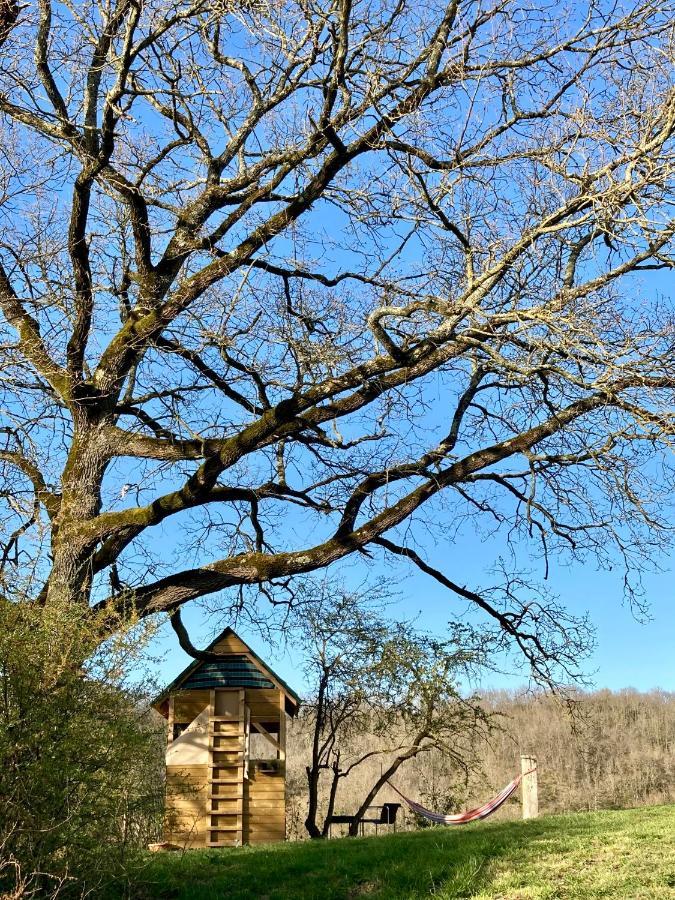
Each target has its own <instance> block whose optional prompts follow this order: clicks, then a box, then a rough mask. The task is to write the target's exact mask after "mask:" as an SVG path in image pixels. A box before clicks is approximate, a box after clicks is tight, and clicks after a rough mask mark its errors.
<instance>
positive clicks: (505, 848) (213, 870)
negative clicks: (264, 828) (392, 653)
mask: <svg viewBox="0 0 675 900" xmlns="http://www.w3.org/2000/svg"><path fill="white" fill-rule="evenodd" d="M674 838H675V806H661V807H653V808H641V809H633V810H623V811H610V812H598V813H580V814H573V815H564V816H555V817H554V816H549V817H546V818H542V819H539V820H537V821H533V822H522V821H521V822H496V823H492V824H490V823H479V824H476V825H470V826H466V827H464V828H454V829H453V828H435V829H428V830H423V831H417V832H407V833H399V834H396V835H393V834H392V835H387V836H384V837H382V836H381V837H366V838H357V839H351V840H350V839H341V840H332V841H327V842H317V843H308V842H302V843H286V844H276V845H268V846H264V847H257V848H242V849H235V850H229V851H218V850H216V851H202V852H191V853H186V854H184V855H180V854H176V855H172V854H162V855H160V856H157V857H153V858H151V859H149V860H148V862H147V866H146V868H145V869H144V871H143V873H142V875H141V878H140V882H137V883H136V885H135V888H134V891H133V896H137V897H139V898H144V900H146V898H147V900H150V898H172V900H188V898H189V900H216V898H219V900H220V898H222V897H227V898H228V900H350V898H356V897H361V896H363V897H367V898H369V900H404V898H405V900H417V898H423V897H430V896H433V897H435V898H439V900H451V898H460V897H461V898H466V900H468V898H473V900H497V898H498V900H552V898H556V900H587V898H599V897H605V898H631V900H634V898H640V900H647V898H654V900H657V898H658V900H664V898H675V839H674Z"/></svg>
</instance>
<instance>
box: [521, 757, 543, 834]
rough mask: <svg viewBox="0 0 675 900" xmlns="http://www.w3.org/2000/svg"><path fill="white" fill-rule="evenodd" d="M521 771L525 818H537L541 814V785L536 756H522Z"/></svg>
mask: <svg viewBox="0 0 675 900" xmlns="http://www.w3.org/2000/svg"><path fill="white" fill-rule="evenodd" d="M520 771H521V774H522V776H523V780H522V781H521V783H520V790H521V794H522V804H523V819H536V818H537V816H538V815H539V793H538V792H539V787H538V783H537V758H536V756H521V757H520Z"/></svg>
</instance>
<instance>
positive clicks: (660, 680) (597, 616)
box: [156, 533, 675, 693]
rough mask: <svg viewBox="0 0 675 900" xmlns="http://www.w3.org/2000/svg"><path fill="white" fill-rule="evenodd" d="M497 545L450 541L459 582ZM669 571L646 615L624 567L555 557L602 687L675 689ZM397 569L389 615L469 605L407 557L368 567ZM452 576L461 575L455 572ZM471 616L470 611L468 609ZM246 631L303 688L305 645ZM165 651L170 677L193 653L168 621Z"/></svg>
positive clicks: (476, 575)
mask: <svg viewBox="0 0 675 900" xmlns="http://www.w3.org/2000/svg"><path fill="white" fill-rule="evenodd" d="M499 549H502V548H495V547H494V546H493V545H492V542H491V544H490V545H488V544H486V543H482V542H481V541H480V540H479V539H478V538H477V537H476V536H475V535H473V534H468V533H467V534H465V535H464V536H463V537H462V538H460V540H459V541H456V542H453V545H452V554H453V556H455V558H456V559H458V560H461V573H462V578H461V580H462V583H467V584H468V585H472V584H477V583H480V582H483V583H486V582H489V580H490V579H489V575H487V573H486V569H487V568H489V567H490V566H491V565H492V561H493V558H494V555H495V550H499ZM425 552H426V556H427V559H428V561H429V562H431V563H432V564H436V565H438V566H440V565H442V563H443V557H444V556H447V549H444V548H443V547H441V546H436V547H432V546H430V545H429V544H428V543H427V546H426V547H425ZM539 568H540V564H539V563H538V561H536V560H533V564H532V567H531V569H532V572H533V575H535V576H536V575H537V573H538V569H539ZM662 568H663V569H664V571H662V572H660V573H652V574H648V573H646V574H645V575H644V587H645V598H646V600H647V601H648V603H649V607H650V613H649V618H648V619H645V617H640V618H638V617H637V616H636V615H635V614H634V613H633V612H632V611H631V609H630V607H629V606H628V604H627V603H626V602H625V601H624V600H623V573H622V571H621V570H620V568H619V567H618V566H617V567H616V569H614V570H613V571H611V572H605V571H597V570H596V569H595V568H594V566H593V565H592V564H586V565H580V564H579V565H574V566H564V567H563V566H560V565H557V564H556V561H555V560H552V565H551V574H550V578H549V581H548V586H549V588H550V589H551V590H553V591H554V592H555V593H556V594H557V595H558V596H559V598H560V600H561V601H563V603H564V605H565V606H566V607H567V608H568V609H569V610H570V611H571V612H573V613H575V614H577V615H583V613H585V612H586V611H588V612H589V614H590V617H591V620H592V622H593V624H594V626H595V628H596V630H597V648H596V651H595V652H594V654H593V656H592V657H590V658H589V659H588V660H587V662H586V664H585V665H584V670H585V672H586V673H587V674H588V676H589V677H590V678H591V680H592V684H593V686H594V687H597V688H610V689H612V690H621V689H622V688H636V689H638V690H641V691H647V690H650V689H652V688H661V689H663V690H669V691H675V616H673V570H674V569H675V558H673V559H672V560H662ZM359 569H360V567H359V566H358V564H352V565H351V567H350V569H349V572H348V573H347V574H348V575H350V576H351V577H352V578H354V577H355V576H356V575H357V573H358V571H359ZM370 574H371V576H376V575H377V574H388V575H391V574H394V575H395V577H396V578H397V580H399V581H400V584H399V591H400V599H399V601H398V602H397V604H396V605H395V606H394V607H393V608H392V610H391V612H392V614H398V615H400V616H401V617H406V618H409V617H416V618H417V622H418V624H419V626H420V627H422V628H424V629H425V630H429V631H432V632H442V631H443V629H444V628H445V626H446V623H447V621H448V619H449V618H450V617H451V616H459V615H461V614H463V613H464V612H465V611H466V604H464V603H461V602H458V601H457V600H456V599H455V598H453V597H452V596H451V595H450V594H449V593H448V592H447V591H446V590H444V589H443V588H442V587H441V586H440V585H439V584H437V583H436V582H435V581H433V580H432V579H431V578H429V577H427V576H425V575H424V574H422V573H418V572H415V571H413V569H412V568H411V567H409V566H408V565H407V564H404V563H401V564H400V565H396V567H395V569H394V570H393V572H392V570H390V569H389V567H388V566H387V567H386V568H385V567H384V566H377V567H375V568H374V569H373V570H371V572H370ZM454 577H456V578H458V580H460V579H459V576H458V574H457V573H456V572H455V575H454ZM469 615H471V614H469ZM184 619H185V621H186V623H187V624H188V625H189V627H190V631H191V635H192V637H193V640H194V641H195V643H198V644H199V645H200V646H204V645H205V644H206V642H207V641H208V639H209V638H210V637H212V636H213V627H211V626H210V625H209V623H208V621H207V620H206V619H205V617H204V616H203V615H202V614H201V613H200V611H199V610H191V611H186V613H185V614H184ZM239 632H240V634H241V635H242V637H243V638H244V639H246V640H248V641H249V642H250V643H251V645H252V647H253V648H254V649H255V650H256V652H258V653H259V654H260V655H261V656H262V657H263V658H264V659H267V660H268V661H269V662H270V664H271V665H272V666H273V667H274V668H275V669H276V671H277V672H278V673H279V674H280V675H281V676H282V677H283V678H284V679H285V680H287V681H288V682H289V684H291V685H292V686H293V687H294V688H296V689H297V690H298V691H299V692H300V693H302V692H303V691H304V689H305V684H304V682H303V677H302V673H301V671H300V668H301V662H302V651H301V649H300V648H297V647H289V648H286V649H285V650H283V651H278V650H276V651H275V650H274V649H273V648H272V649H271V648H270V647H269V646H266V645H265V642H264V641H263V640H262V639H261V637H260V635H259V634H256V633H254V632H251V631H250V630H247V629H246V627H241V628H239ZM156 647H157V649H158V650H159V651H160V652H161V653H162V654H163V656H162V660H161V663H160V666H159V669H158V672H157V675H158V679H159V680H160V681H167V682H168V681H169V680H170V679H172V678H173V677H175V675H177V674H178V672H180V671H181V669H182V668H184V667H185V666H186V665H187V664H188V663H189V662H190V661H191V660H190V658H189V657H188V656H186V655H185V654H184V653H183V652H182V651H181V650H180V648H179V647H178V645H177V642H176V640H175V638H174V635H173V632H172V631H171V630H170V628H168V626H167V627H164V628H163V629H162V631H161V633H160V635H159V637H158V640H157V642H156ZM524 683H525V676H524V674H523V673H522V672H519V671H518V670H517V669H516V668H514V667H513V666H511V667H510V668H509V669H508V670H506V671H504V673H502V674H498V673H486V675H485V677H484V679H483V681H482V684H483V685H484V686H485V687H499V688H513V689H515V688H518V687H520V686H521V685H523V684H524Z"/></svg>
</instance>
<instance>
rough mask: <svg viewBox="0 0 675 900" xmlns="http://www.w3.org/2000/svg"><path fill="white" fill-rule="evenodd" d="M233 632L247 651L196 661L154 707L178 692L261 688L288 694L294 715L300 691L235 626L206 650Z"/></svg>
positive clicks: (208, 649)
mask: <svg viewBox="0 0 675 900" xmlns="http://www.w3.org/2000/svg"><path fill="white" fill-rule="evenodd" d="M230 635H232V636H234V637H235V638H237V640H239V641H241V643H242V644H243V645H244V647H245V649H246V653H245V654H244V653H237V652H231V653H223V655H222V659H218V660H209V661H202V660H199V659H196V660H194V661H193V662H191V663H190V665H189V666H188V667H187V668H186V669H183V671H182V672H181V673H180V675H177V676H176V678H174V680H173V681H172V682H171V684H169V685H167V687H166V688H164V690H163V691H162V693H161V694H160V695H159V696H158V697H156V698H155V700H154V701H153V703H152V705H153V707H155V708H156V709H157V708H159V707H160V706H161V704H162V702H163V701H164V700H166V698H167V697H168V696H169V694H172V693H175V692H176V691H194V690H210V689H212V688H262V689H267V690H274V689H277V690H280V691H281V692H282V693H283V694H285V696H286V710H287V712H289V713H290V715H295V713H296V712H297V710H298V707H299V706H300V702H301V701H300V697H299V696H298V694H296V692H295V691H294V690H293V689H292V688H291V687H290V686H289V685H288V684H286V682H285V681H284V680H283V678H280V677H279V676H278V675H277V674H276V672H275V671H274V670H273V669H271V668H270V667H269V666H268V665H267V663H265V662H263V661H262V659H260V657H259V656H258V654H257V653H256V652H255V651H254V650H251V648H250V647H249V646H248V644H247V643H246V642H245V641H243V640H242V639H241V638H240V637H239V635H238V634H237V633H236V632H235V631H234V630H233V629H232V628H229V627H228V628H226V629H225V630H224V631H222V632H221V633H220V634H219V635H217V636H216V637H215V638H214V639H213V640H212V641H211V643H210V644H209V646H208V647H207V648H206V649H207V651H209V652H210V651H212V650H213V648H214V647H215V646H216V644H218V643H219V642H220V641H222V640H223V638H225V637H228V636H230Z"/></svg>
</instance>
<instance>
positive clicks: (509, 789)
mask: <svg viewBox="0 0 675 900" xmlns="http://www.w3.org/2000/svg"><path fill="white" fill-rule="evenodd" d="M531 771H534V769H532V770H531ZM529 774H530V773H529V772H524V773H523V775H529ZM523 775H518V776H517V777H516V778H514V779H513V781H511V782H509V784H507V785H506V787H505V788H504V789H503V790H501V791H500V792H499V793H498V794H497V796H496V797H494V798H493V799H492V800H489V801H488V802H487V803H484V804H483V806H478V807H477V808H476V809H468V810H467V811H466V812H463V813H456V814H455V815H449V816H447V815H444V814H443V813H437V812H434V811H433V810H431V809H427V808H426V807H424V806H422V805H421V804H419V803H415V801H414V800H411V799H410V798H409V797H406V795H405V794H402V793H401V791H399V789H398V788H397V787H394V785H393V784H392V783H391V781H390V782H389V785H390V787H392V788H394V790H395V791H396V793H397V794H398V795H399V797H401V798H402V799H403V800H405V802H406V803H407V804H408V806H409V807H410V809H411V810H412V811H413V812H414V813H417V815H419V816H423V817H424V818H425V819H428V820H429V821H430V822H433V823H434V824H435V825H466V824H467V822H476V821H477V820H479V819H487V817H488V816H490V815H492V813H493V812H496V811H497V810H498V809H499V807H500V806H502V805H503V804H504V803H506V801H507V800H508V799H509V797H510V796H511V795H512V794H513V793H514V792H515V791H517V790H518V786H519V785H520V782H521V781H522V779H523Z"/></svg>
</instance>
